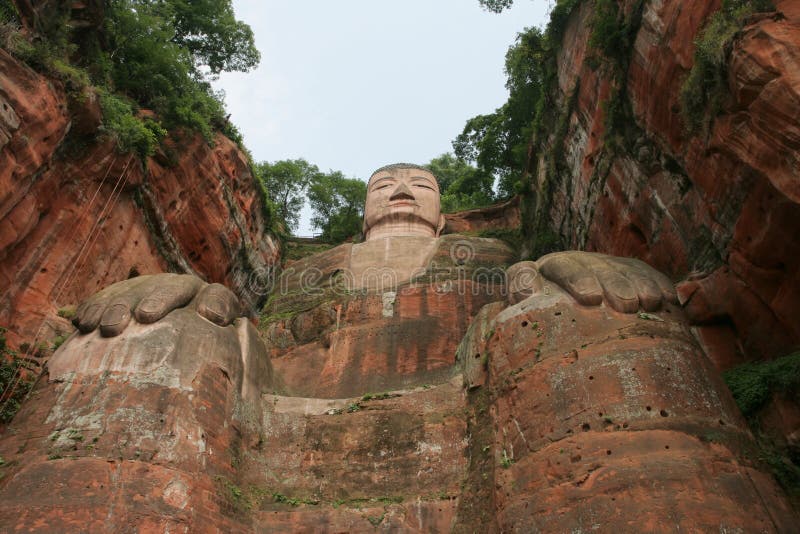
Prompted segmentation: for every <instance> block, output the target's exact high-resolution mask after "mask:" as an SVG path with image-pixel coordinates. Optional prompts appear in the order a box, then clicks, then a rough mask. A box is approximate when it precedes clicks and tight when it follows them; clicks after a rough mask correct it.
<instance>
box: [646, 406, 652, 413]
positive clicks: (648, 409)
mask: <svg viewBox="0 0 800 534" xmlns="http://www.w3.org/2000/svg"><path fill="white" fill-rule="evenodd" d="M644 409H645V410H647V411H648V412H649V411H650V410H652V408H651V407H650V406H645V407H644Z"/></svg>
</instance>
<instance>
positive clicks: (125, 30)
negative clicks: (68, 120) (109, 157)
mask: <svg viewBox="0 0 800 534" xmlns="http://www.w3.org/2000/svg"><path fill="white" fill-rule="evenodd" d="M2 1H3V2H4V3H7V1H8V0H2ZM3 5H4V4H0V8H1V7H2V6H3ZM5 11H7V10H5V9H0V12H2V13H0V14H4V13H5ZM78 11H80V12H82V11H91V14H84V15H77V16H78V17H79V18H78V19H77V23H75V21H74V20H73V19H74V17H75V16H76V12H78ZM26 13H27V15H26V16H25V17H24V18H25V20H24V21H23V22H24V23H25V25H26V27H28V28H34V29H36V31H37V32H38V33H37V34H35V35H30V33H23V32H17V34H16V35H15V37H14V38H13V39H10V40H9V43H11V44H12V46H9V47H8V48H9V50H10V51H11V52H12V53H14V54H15V55H16V56H17V57H19V58H20V59H22V60H23V61H25V62H27V63H28V64H29V65H30V66H32V67H34V68H36V69H37V70H40V71H42V72H44V73H46V74H48V75H50V76H53V77H55V78H59V79H61V80H62V81H64V83H65V86H66V88H67V90H68V91H69V92H70V93H72V94H74V95H75V96H76V98H73V99H71V101H76V102H80V101H82V99H83V97H82V96H81V95H82V93H83V90H84V88H85V87H86V86H87V85H93V86H95V87H96V88H98V90H99V91H98V92H99V93H100V96H101V98H100V103H101V106H102V107H103V112H104V120H103V127H104V131H105V132H107V133H109V134H111V135H113V136H114V137H116V139H117V142H118V145H119V147H120V148H121V149H122V150H123V151H136V152H138V153H139V154H140V155H142V156H146V155H149V154H151V153H152V152H153V151H154V150H155V147H156V145H157V143H158V140H159V139H160V138H161V137H163V133H164V132H165V130H171V131H175V130H176V129H186V130H189V131H197V132H200V133H201V134H202V135H203V136H204V137H205V138H206V139H207V140H208V141H211V139H212V138H213V134H214V131H222V132H223V133H224V134H225V135H227V136H228V137H231V138H232V139H234V140H235V141H237V142H241V136H240V135H239V134H238V132H237V131H236V129H235V128H234V127H233V126H232V125H231V124H229V123H228V120H227V117H226V113H225V107H224V104H223V98H222V96H223V95H222V94H220V93H216V92H214V91H213V90H212V88H211V85H210V83H209V81H210V80H211V79H213V78H214V77H215V76H217V75H218V74H219V73H220V72H224V71H247V70H250V69H251V68H253V67H255V66H256V65H257V64H258V62H259V59H260V58H259V53H258V50H257V49H256V47H255V43H254V39H253V32H252V30H251V29H250V27H249V26H248V25H247V24H245V23H243V22H241V21H238V20H236V18H235V16H234V13H233V8H232V5H231V0H105V1H104V2H100V1H98V2H92V3H88V4H85V5H84V4H80V5H77V7H76V5H75V3H73V2H66V1H63V0H62V1H59V2H52V3H50V4H48V5H47V6H46V9H45V8H44V7H41V8H38V9H34V10H32V11H31V10H28V11H26ZM81 17H83V18H81ZM5 18H8V17H7V16H4V19H5ZM28 19H31V20H28ZM87 21H88V22H87ZM140 107H141V108H145V109H148V110H151V111H153V112H155V118H153V119H144V118H142V117H141V114H140V113H139V108H140Z"/></svg>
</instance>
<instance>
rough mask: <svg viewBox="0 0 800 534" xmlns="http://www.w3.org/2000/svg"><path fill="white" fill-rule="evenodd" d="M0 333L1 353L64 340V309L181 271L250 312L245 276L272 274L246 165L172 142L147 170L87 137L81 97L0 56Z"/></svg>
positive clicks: (228, 144)
mask: <svg viewBox="0 0 800 534" xmlns="http://www.w3.org/2000/svg"><path fill="white" fill-rule="evenodd" d="M0 110H2V112H1V113H0V287H1V288H2V290H1V291H2V293H0V325H3V326H5V327H7V328H8V329H9V332H8V338H9V341H10V343H11V344H12V346H17V345H19V344H20V343H22V342H28V343H36V344H38V343H41V342H44V343H47V342H49V340H51V339H52V338H53V337H55V336H56V335H57V334H59V333H64V332H68V331H71V326H69V325H68V324H67V321H66V319H64V318H62V317H59V316H58V315H59V313H58V312H59V310H61V315H68V312H67V313H65V312H66V310H67V309H68V308H69V307H72V306H75V305H76V304H78V303H79V302H80V301H82V300H83V299H85V298H86V297H88V296H90V295H92V294H93V293H95V292H96V291H97V290H98V289H100V288H102V287H105V286H108V285H109V284H112V283H114V282H117V281H119V280H124V279H125V278H128V277H130V276H135V275H136V274H147V273H157V272H163V271H167V270H170V271H175V272H189V273H194V274H197V275H198V276H200V277H201V278H204V279H206V280H207V281H210V282H221V283H223V284H225V285H226V286H228V287H229V288H231V289H233V290H234V291H235V292H236V293H237V294H238V295H239V297H240V298H241V299H242V301H243V302H245V303H246V304H248V305H249V306H250V307H251V309H255V308H257V307H258V306H259V304H260V303H261V301H262V299H263V297H264V296H265V295H263V294H262V291H261V290H260V289H259V288H258V287H256V286H255V285H254V284H251V283H250V282H251V277H252V275H253V273H264V272H266V271H268V270H269V269H271V268H272V266H273V265H274V264H275V262H276V260H277V259H278V258H279V256H280V244H279V242H278V241H277V240H276V239H275V238H274V236H273V235H272V234H271V233H270V229H269V227H270V220H269V217H268V214H267V213H266V212H265V210H264V206H263V200H262V196H261V192H260V191H259V189H258V186H257V184H256V182H255V180H254V178H253V175H252V173H251V169H250V166H249V163H248V160H247V157H246V155H245V154H244V153H243V152H242V151H241V150H240V149H239V148H238V147H237V145H236V144H235V143H234V142H232V141H231V140H229V139H228V138H226V137H224V136H222V135H221V134H218V135H217V136H216V138H215V139H214V140H213V143H211V144H210V143H207V142H206V141H205V140H204V139H202V137H200V136H197V135H185V134H184V135H180V134H179V133H176V135H174V136H173V138H172V139H171V140H168V141H167V142H166V143H165V145H164V146H163V147H162V149H161V151H159V152H158V153H156V154H155V155H154V156H153V157H151V158H148V159H147V160H146V161H142V160H140V159H139V158H138V157H137V156H133V155H130V154H121V153H118V151H117V150H116V148H115V145H114V142H113V141H111V140H106V141H103V140H102V138H101V137H100V136H98V135H97V131H98V128H99V125H100V119H101V116H100V109H99V106H98V105H97V103H96V100H95V98H94V96H93V95H92V94H90V93H89V94H87V95H86V98H85V100H84V102H82V103H81V104H80V106H78V107H77V108H76V106H74V105H73V106H71V107H69V106H68V99H67V95H66V93H65V91H64V90H63V88H62V87H61V85H60V84H59V83H58V82H56V81H53V80H50V79H47V78H45V77H44V76H42V75H40V74H38V73H36V72H34V71H33V70H31V69H30V68H28V67H27V66H26V65H24V64H23V63H21V62H19V61H18V60H16V59H15V58H13V57H12V56H11V55H9V54H7V53H6V52H5V51H3V50H0Z"/></svg>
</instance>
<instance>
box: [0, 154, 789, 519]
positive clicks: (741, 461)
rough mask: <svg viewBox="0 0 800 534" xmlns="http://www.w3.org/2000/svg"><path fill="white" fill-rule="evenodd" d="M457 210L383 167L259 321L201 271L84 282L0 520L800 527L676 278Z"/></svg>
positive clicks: (415, 176)
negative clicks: (355, 222)
mask: <svg viewBox="0 0 800 534" xmlns="http://www.w3.org/2000/svg"><path fill="white" fill-rule="evenodd" d="M443 227H444V219H443V217H442V215H441V213H440V205H439V189H438V185H437V182H436V178H435V177H434V176H433V174H432V173H431V172H430V171H429V170H427V169H426V168H424V167H420V166H416V165H408V164H395V165H389V166H386V167H382V168H381V169H379V170H378V171H376V172H375V173H374V174H373V175H372V177H371V178H370V180H369V184H368V190H367V198H366V206H365V216H364V232H363V233H364V241H363V242H361V243H356V244H352V243H346V244H343V245H339V246H338V247H335V248H333V249H331V250H328V251H325V252H321V253H318V254H315V255H313V256H310V257H307V258H304V259H302V260H299V261H297V262H294V263H291V264H287V265H286V268H285V269H284V271H283V273H282V275H281V278H280V279H279V280H277V281H276V283H275V284H274V287H273V288H272V292H271V295H270V297H269V300H268V302H267V304H266V305H265V308H264V310H263V313H262V318H261V321H260V324H259V326H258V328H256V327H255V326H254V325H253V324H252V323H251V322H250V321H248V320H247V319H245V318H244V317H242V316H241V315H242V309H241V307H240V305H239V303H238V300H237V298H236V296H235V295H234V294H233V293H231V292H230V291H228V290H227V289H226V288H224V287H223V286H221V285H218V284H207V283H205V282H203V281H201V280H199V279H198V278H196V277H193V276H189V275H177V274H161V275H154V276H140V277H137V278H134V279H131V280H126V281H123V282H119V283H117V284H114V285H113V286H110V287H109V288H106V289H104V290H103V291H101V292H100V293H98V294H96V295H95V296H93V297H91V298H90V299H89V300H88V301H86V302H85V303H83V304H82V305H81V306H80V307H79V309H78V310H77V314H76V317H75V321H74V322H75V325H76V326H77V328H78V332H76V333H75V334H74V335H73V336H72V337H71V338H70V339H69V340H68V341H67V342H66V343H64V345H63V346H62V347H61V348H60V349H59V350H58V351H57V353H56V354H55V355H54V356H53V357H52V358H51V360H50V363H49V374H48V376H47V380H44V381H42V382H40V383H39V384H38V385H37V388H36V390H35V392H34V394H33V396H32V397H31V399H29V400H28V402H27V403H26V404H25V406H24V407H23V409H22V411H21V412H20V414H19V415H18V417H17V419H16V421H15V422H14V423H13V424H12V426H11V429H10V431H9V432H7V433H6V435H5V436H4V437H3V438H2V440H0V455H2V457H3V458H4V459H5V461H6V466H8V465H9V463H10V465H11V467H5V468H4V469H6V472H5V473H4V475H5V476H4V478H3V479H2V482H0V523H2V524H5V525H7V526H9V528H10V529H11V528H14V527H18V528H23V529H25V530H29V531H72V530H74V531H80V530H88V531H101V530H119V529H125V528H129V527H130V526H134V528H136V529H139V530H142V531H150V530H152V531H159V532H167V531H169V532H173V531H186V532H196V531H226V532H228V531H230V532H248V531H257V532H286V531H298V532H312V531H330V532H345V531H347V532H362V531H363V532H371V531H373V529H375V528H382V529H388V530H397V531H411V532H445V531H456V532H474V531H487V532H492V531H495V532H497V531H523V532H568V531H571V532H577V531H590V530H595V529H597V528H599V529H600V530H602V531H620V532H634V531H648V532H649V531H673V530H687V531H711V530H713V531H720V532H723V531H726V532H727V531H759V532H761V531H779V532H781V531H785V532H788V531H791V529H792V528H793V526H796V524H797V523H796V517H795V515H794V512H793V511H792V510H791V509H790V508H789V507H788V505H787V503H786V500H785V499H784V498H783V497H782V495H781V493H780V490H779V489H778V487H777V486H776V485H775V482H774V481H773V480H772V479H771V478H770V477H769V476H768V475H766V474H765V473H764V471H763V469H762V467H761V466H760V465H759V464H758V463H757V461H755V460H753V456H752V455H749V456H748V454H749V453H748V451H749V450H750V448H751V447H752V437H751V436H750V435H749V433H748V431H747V429H746V426H745V424H744V422H743V420H742V417H741V415H740V414H739V413H738V411H737V409H736V407H735V405H734V403H733V401H732V399H731V397H730V394H729V393H728V391H727V390H726V389H725V386H724V384H723V383H722V382H721V380H720V378H719V376H718V375H717V373H716V371H715V370H714V368H713V366H712V365H710V364H709V362H708V360H707V359H706V357H705V355H704V354H703V353H702V351H701V349H700V348H699V346H698V345H697V343H696V342H695V341H694V339H693V337H692V334H691V331H690V329H689V327H688V325H687V323H686V321H685V319H684V318H683V315H682V312H681V309H680V308H679V307H678V306H677V305H676V298H675V292H674V289H673V286H672V284H671V282H670V281H669V280H668V279H667V278H666V277H664V276H663V275H662V274H660V273H658V272H657V271H655V270H654V269H652V268H650V267H649V266H647V265H646V264H644V263H642V262H640V261H638V260H634V259H628V258H617V257H611V256H606V255H602V254H593V253H585V252H560V253H555V254H549V255H547V256H544V257H542V258H539V259H538V260H536V261H523V262H516V263H515V260H516V258H515V254H514V251H512V250H511V249H510V248H509V246H508V245H507V244H505V243H504V242H502V241H498V240H494V239H483V238H478V237H471V236H463V235H442V229H443ZM15 425H17V426H18V427H19V428H23V427H24V428H38V429H40V431H39V432H37V433H35V434H31V433H22V432H18V433H15V432H14V428H16V427H15Z"/></svg>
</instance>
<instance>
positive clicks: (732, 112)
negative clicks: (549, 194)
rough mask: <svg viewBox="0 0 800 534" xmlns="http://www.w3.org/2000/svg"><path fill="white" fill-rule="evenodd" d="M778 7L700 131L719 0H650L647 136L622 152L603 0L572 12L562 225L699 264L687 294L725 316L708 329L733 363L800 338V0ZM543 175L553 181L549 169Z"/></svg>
mask: <svg viewBox="0 0 800 534" xmlns="http://www.w3.org/2000/svg"><path fill="white" fill-rule="evenodd" d="M776 6H777V8H778V10H779V11H780V12H781V13H782V16H767V17H763V16H762V17H756V18H754V19H752V20H751V22H750V24H749V25H747V26H746V27H745V28H744V30H743V33H742V35H741V36H740V38H738V39H737V40H736V42H735V45H734V47H733V49H732V51H731V55H730V60H729V87H730V90H731V99H730V101H729V103H728V104H727V106H726V108H725V109H724V111H723V113H722V114H721V115H720V116H719V117H717V118H716V120H715V121H714V122H713V126H712V128H711V130H710V131H709V132H708V134H707V135H703V134H697V135H689V134H687V132H686V126H685V122H684V120H683V118H682V116H681V113H680V100H679V98H680V88H681V84H682V83H683V80H684V79H685V77H686V75H687V74H688V71H689V69H690V68H691V66H692V61H693V59H692V55H693V52H694V44H693V43H694V40H695V38H696V36H697V35H698V31H699V30H700V29H701V28H702V26H703V24H704V22H705V21H706V20H707V19H708V17H709V16H710V15H711V14H712V13H713V12H714V11H716V10H717V9H718V8H719V2H716V1H703V2H689V3H687V2H680V1H677V0H674V1H673V0H665V1H660V2H645V3H644V9H643V15H642V23H641V27H640V29H639V31H638V34H637V36H636V39H635V42H634V49H633V53H632V60H631V63H630V68H629V70H628V77H627V79H626V80H625V83H626V85H627V94H628V95H629V98H630V101H631V104H632V109H633V112H634V115H635V121H636V124H631V125H630V128H631V129H632V130H634V131H636V132H638V133H637V134H636V136H634V137H636V138H637V140H636V142H635V143H634V144H633V145H631V146H624V147H622V149H621V150H620V151H618V153H617V154H616V155H609V152H608V151H607V150H605V148H606V147H605V145H604V141H603V139H604V137H605V135H606V133H607V132H606V130H605V117H604V115H605V114H604V112H603V109H604V108H603V103H604V102H605V101H607V100H609V99H610V98H611V97H612V96H613V94H614V92H615V90H614V88H613V82H612V81H611V79H610V77H606V76H605V75H603V74H602V73H603V72H604V71H603V70H602V69H599V70H593V69H591V68H590V67H589V65H588V64H587V63H586V62H585V58H586V57H587V55H589V54H590V53H591V51H590V50H589V48H588V45H587V39H588V35H589V32H588V31H587V30H586V28H587V27H588V24H589V23H590V21H591V5H590V3H588V2H585V3H583V4H582V5H581V6H580V7H579V8H577V9H576V11H575V12H574V13H573V15H572V17H571V18H570V21H569V24H568V26H567V30H566V32H565V37H564V42H563V48H562V50H563V52H562V55H561V57H560V58H559V85H560V89H561V91H562V93H563V94H564V95H565V96H564V101H566V100H567V99H568V96H569V95H570V94H571V92H572V91H573V88H574V87H575V86H576V81H577V80H578V79H580V86H579V89H578V95H577V100H576V104H575V107H574V109H573V110H572V112H571V115H570V117H569V125H570V126H569V131H568V133H567V136H566V139H565V142H564V147H563V150H564V155H565V159H566V161H567V164H568V167H569V172H568V173H567V174H566V175H565V176H562V179H561V181H560V182H558V183H556V184H554V185H555V192H554V198H553V203H552V208H551V210H550V212H549V214H548V215H547V219H548V220H549V224H550V226H551V227H552V228H554V229H557V230H558V231H560V233H561V235H562V236H563V238H564V239H565V241H566V243H567V244H568V248H575V249H582V250H594V251H599V252H604V253H608V254H613V255H622V256H634V257H638V258H640V259H643V260H645V261H646V262H648V263H649V264H651V265H653V266H655V267H657V268H658V269H660V270H662V271H664V272H666V273H667V274H669V275H671V276H673V277H675V278H681V277H685V276H686V275H687V274H688V273H690V272H693V271H694V272H695V274H694V275H693V279H694V280H693V281H692V282H691V287H690V288H686V289H684V290H683V294H685V295H686V296H687V300H689V299H691V300H692V301H697V302H690V304H689V305H690V307H691V308H702V309H703V316H702V317H698V318H697V319H696V322H702V323H704V326H703V328H702V330H706V329H705V326H706V325H708V321H707V319H708V318H709V317H711V316H713V317H714V318H715V319H714V321H713V323H714V326H713V329H712V330H707V331H704V332H701V335H703V336H704V337H707V338H709V341H708V346H709V348H713V347H714V346H717V347H720V352H717V351H715V350H712V356H713V357H714V358H715V359H716V360H717V362H718V364H719V365H720V366H721V367H726V366H730V365H732V364H735V363H737V362H740V361H742V360H743V359H744V358H761V357H771V356H779V355H783V354H785V353H786V352H787V351H788V350H789V349H791V348H792V347H793V346H795V345H797V343H798V342H800V323H798V321H797V320H796V317H798V303H799V302H800V298H798V294H800V263H799V262H798V261H799V260H798V258H800V241H798V239H797V238H796V236H797V235H798V233H799V232H800V203H799V201H800V197H799V196H798V187H800V185H799V184H800V181H798V180H799V178H798V162H797V154H798V153H800V130H798V124H800V122H798V117H800V78H798V73H800V37H799V36H800V14H799V13H798V10H797V6H796V3H795V2H791V1H778V2H776ZM559 149H560V147H559ZM532 172H533V174H534V175H535V177H536V180H535V181H536V182H537V183H538V184H544V180H545V172H546V170H545V169H544V167H542V168H540V169H532ZM700 301H702V304H700ZM692 319H695V318H694V317H692ZM723 330H724V331H726V332H727V333H726V334H724V335H722V336H720V334H721V333H722V331H723ZM712 337H714V338H715V339H716V340H717V341H714V340H712V339H711V338H712ZM721 337H722V338H724V337H727V338H728V339H731V340H734V341H729V342H725V343H720V342H719V339H718V338H721ZM737 345H738V346H740V347H741V348H742V350H738V349H737V350H736V352H735V353H734V354H730V351H729V350H727V349H722V347H723V346H724V347H735V346H737ZM715 354H716V356H715Z"/></svg>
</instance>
